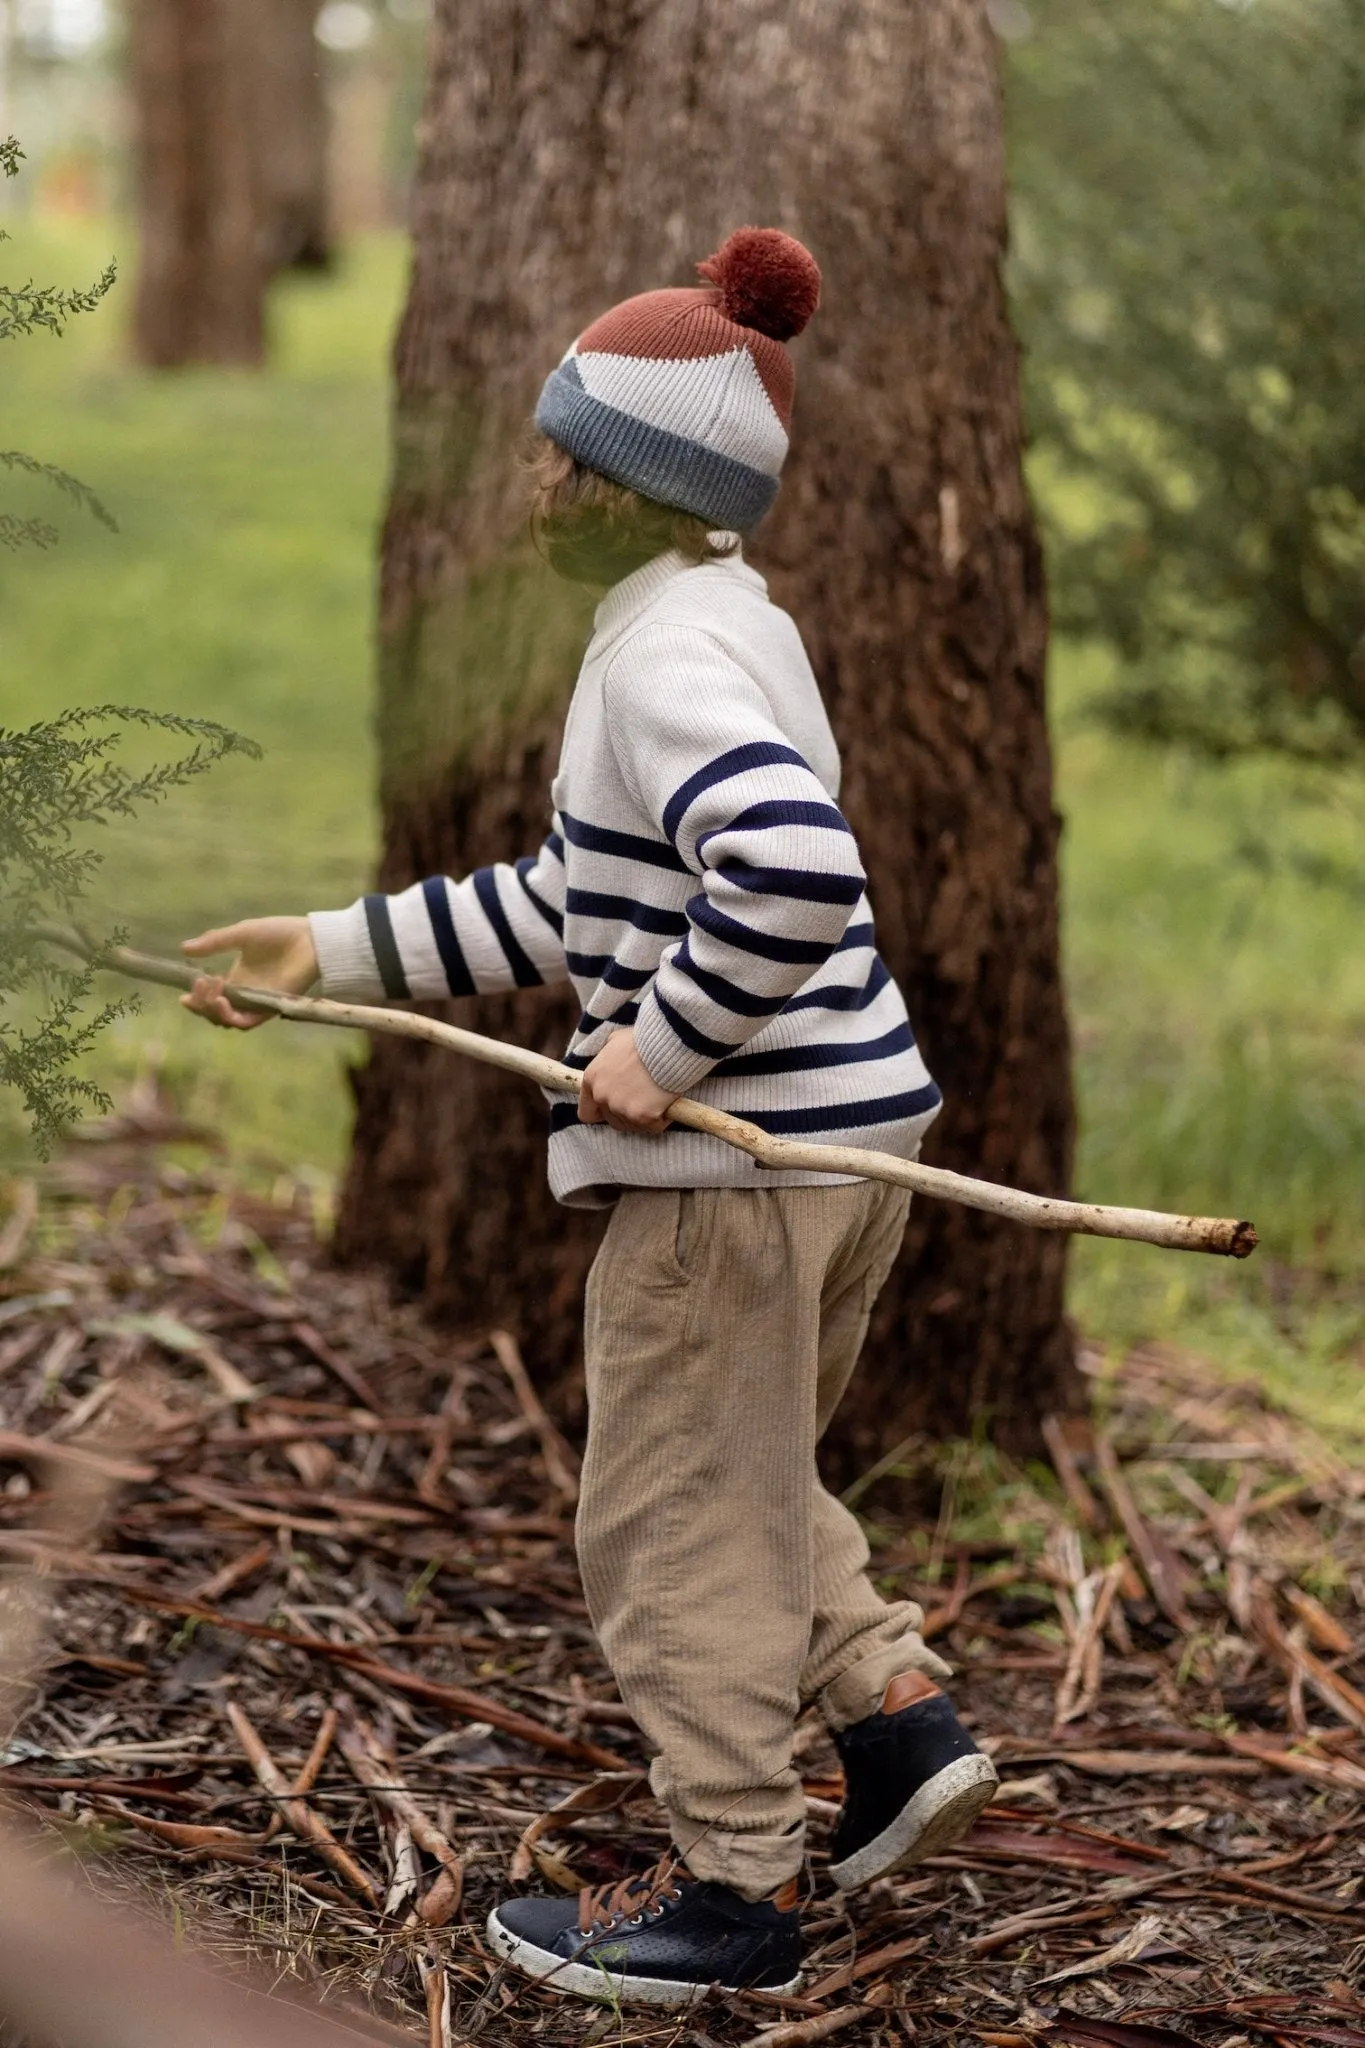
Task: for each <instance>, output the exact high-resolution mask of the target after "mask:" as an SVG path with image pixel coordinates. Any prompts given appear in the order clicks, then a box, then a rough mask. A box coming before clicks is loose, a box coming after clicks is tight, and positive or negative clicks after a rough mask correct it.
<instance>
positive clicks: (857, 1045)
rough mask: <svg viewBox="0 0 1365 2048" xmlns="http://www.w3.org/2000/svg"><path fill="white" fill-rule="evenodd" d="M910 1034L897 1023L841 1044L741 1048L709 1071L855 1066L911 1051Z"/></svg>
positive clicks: (721, 1075) (722, 1075)
mask: <svg viewBox="0 0 1365 2048" xmlns="http://www.w3.org/2000/svg"><path fill="white" fill-rule="evenodd" d="M914 1046H915V1041H914V1038H913V1037H912V1036H911V1032H910V1026H909V1025H908V1024H897V1025H895V1026H894V1027H893V1029H892V1030H890V1031H886V1032H883V1034H882V1036H881V1037H880V1038H862V1039H855V1040H853V1041H851V1042H849V1043H846V1044H843V1045H788V1046H781V1047H778V1048H776V1049H775V1050H774V1051H772V1052H742V1053H738V1054H737V1055H736V1056H735V1057H734V1058H733V1059H728V1060H722V1062H721V1064H720V1065H719V1066H718V1067H716V1068H715V1069H714V1070H713V1071H714V1074H715V1077H716V1078H717V1079H718V1080H728V1079H730V1078H731V1077H732V1076H733V1077H735V1078H738V1077H739V1076H740V1075H743V1074H808V1073H813V1072H814V1071H815V1070H816V1069H817V1068H819V1067H856V1066H858V1065H860V1064H861V1062H862V1061H864V1060H866V1061H867V1062H868V1063H869V1064H871V1063H872V1062H873V1061H874V1060H890V1059H894V1058H895V1057H896V1055H897V1053H902V1052H913V1050H914Z"/></svg>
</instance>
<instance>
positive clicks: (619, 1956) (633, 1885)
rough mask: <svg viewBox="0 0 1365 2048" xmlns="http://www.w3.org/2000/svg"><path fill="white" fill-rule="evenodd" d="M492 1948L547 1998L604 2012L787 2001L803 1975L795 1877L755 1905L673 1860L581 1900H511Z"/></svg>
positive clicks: (495, 1917)
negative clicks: (722, 2000)
mask: <svg viewBox="0 0 1365 2048" xmlns="http://www.w3.org/2000/svg"><path fill="white" fill-rule="evenodd" d="M488 1941H489V1945H490V1947H491V1948H492V1949H493V1952H494V1954H495V1955H500V1956H503V1957H505V1958H506V1960H507V1961H508V1962H509V1963H511V1964H512V1965H513V1967H514V1968H516V1969H518V1970H522V1971H524V1972H525V1974H526V1975H527V1976H528V1977H538V1978H539V1979H540V1981H541V1982H542V1983H543V1984H545V1985H546V1986H547V1987H548V1988H549V1989H550V1990H552V1991H567V1992H572V1993H573V1994H574V1995H575V1996H577V1997H579V1998H595V1999H600V2000H601V2001H602V2002H603V2003H604V2004H607V2005H615V2004H617V2003H618V2002H620V2003H623V2004H624V2003H627V2002H629V2003H633V2004H637V2005H672V2006H678V2005H691V2004H693V2003H694V2002H695V2001H696V2000H697V1999H699V1998H702V1997H704V1996H705V1994H706V1992H707V1991H708V1990H709V1989H710V1987H711V1986H712V1985H713V1984H714V1985H718V1986H719V1987H720V1988H721V1989H722V1990H724V1991H744V1990H750V1991H776V1992H781V1993H790V1992H793V1991H795V1989H796V1986H797V1983H798V1981H799V1977H800V1969H801V1915H800V1912H799V1911H798V1907H797V1888H796V1880H795V1878H793V1879H792V1881H791V1883H790V1884H788V1885H784V1886H783V1888H782V1890H781V1891H780V1892H778V1893H776V1894H775V1896H774V1897H773V1898H771V1899H760V1900H759V1902H758V1903H757V1905H750V1903H749V1902H748V1900H747V1899H742V1898H741V1897H740V1895H739V1893H738V1892H734V1891H731V1889H730V1887H729V1886H728V1885H724V1884H713V1883H710V1882H709V1881H703V1880H702V1879H700V1878H695V1877H693V1876H692V1874H691V1872H690V1871H689V1870H688V1869H687V1867H686V1865H685V1864H684V1863H683V1862H682V1861H681V1859H680V1858H679V1857H678V1856H677V1855H675V1854H673V1853H672V1852H670V1853H669V1854H668V1855H667V1856H665V1857H663V1858H662V1860H661V1861H660V1862H659V1863H657V1864H656V1865H655V1866H654V1868H653V1869H652V1870H647V1871H645V1872H643V1873H642V1875H640V1876H639V1877H628V1878H626V1879H624V1880H623V1882H622V1883H620V1884H617V1885H611V1884H604V1885H599V1886H598V1887H597V1889H596V1890H595V1891H594V1890H587V1891H583V1892H580V1893H579V1895H578V1898H577V1899H576V1900H574V1899H504V1900H503V1902H502V1904H501V1905H500V1906H495V1907H494V1908H493V1911H492V1912H491V1913H490V1914H489V1916H488Z"/></svg>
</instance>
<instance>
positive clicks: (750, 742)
mask: <svg viewBox="0 0 1365 2048" xmlns="http://www.w3.org/2000/svg"><path fill="white" fill-rule="evenodd" d="M838 791H839V756H838V752H837V750H836V748H835V744H834V737H833V734H832V733H831V731H830V728H829V721H828V719H827V717H826V715H825V709H824V705H823V703H822V702H821V699H820V693H819V690H818V688H817V685H816V682H815V678H814V676H813V674H812V673H811V668H810V664H809V662H808V661H807V659H806V655H805V650H804V649H803V647H802V645H801V640H800V636H799V634H798V633H797V630H796V627H795V626H794V624H793V623H792V621H791V619H790V618H789V617H788V615H787V614H786V613H785V612H783V611H780V610H779V609H778V608H777V606H776V605H774V604H772V603H771V602H770V601H769V598H768V594H767V589H766V586H765V584H764V581H763V578H762V577H761V576H759V575H757V574H756V573H755V571H754V570H752V569H750V568H749V567H747V565H746V564H745V563H744V562H743V561H742V560H741V559H740V558H739V557H738V556H737V555H736V556H733V557H731V558H729V559H727V560H724V561H719V562H707V563H704V564H702V565H701V566H700V567H694V566H689V565H688V564H687V563H686V562H685V561H684V560H683V559H682V557H681V556H679V555H676V554H668V555H663V556H660V557H659V558H658V559H657V560H655V561H653V562H650V563H647V564H646V566H645V567H644V568H642V569H637V570H636V571H635V572H634V573H633V574H632V575H630V576H627V577H626V578H625V579H624V580H623V581H622V582H621V583H619V584H617V585H616V587H615V588H614V589H613V590H611V591H610V592H609V593H608V594H607V596H606V597H605V598H604V599H603V601H602V603H601V605H600V606H599V607H598V610H597V615H596V620H595V626H594V632H593V637H592V640H591V642H590V643H589V646H588V650H587V654H586V656H585V657H584V662H583V667H582V671H581V673H580V675H579V679H578V683H577V686H576V688H575V691H574V695H573V700H572V702H571V704H570V707H569V714H568V719H567V722H566V725H565V730H564V743H563V750H562V753H561V756H560V762H559V769H558V773H557V774H556V776H555V780H554V783H553V785H552V788H551V797H552V802H553V815H552V819H551V829H550V832H549V835H548V837H547V838H546V840H545V843H544V845H543V846H542V847H541V849H540V851H539V853H538V854H535V855H532V856H529V857H528V858H526V859H524V860H519V861H517V862H516V863H515V864H499V865H497V866H494V867H487V868H479V869H477V870H476V871H475V873H474V874H472V875H469V876H467V877H466V878H465V879H464V880H463V881H459V882H454V881H449V880H447V879H446V878H444V877H443V876H432V877H430V878H429V879H428V880H426V881H423V882H418V883H416V884H415V885H414V886H413V887H412V888H410V889H406V890H404V891H403V892H402V893H401V894H399V895H395V896H367V897H365V898H363V899H362V901H360V902H359V903H356V904H353V905H352V906H351V907H350V909H348V910H338V911H322V912H314V913H313V915H312V918H311V924H312V930H313V937H314V942H315V944H316V947H317V953H318V960H319V963H320V966H321V971H322V986H323V990H324V992H325V993H326V994H327V995H329V996H336V997H339V998H343V999H349V1000H351V1001H357V1000H358V1001H377V1000H380V999H382V998H385V997H387V998H389V999H396V1000H403V999H405V998H408V997H415V998H421V999H428V998H433V997H445V996H451V995H455V996H462V995H471V994H473V993H475V992H476V991H491V990H506V989H511V988H529V987H536V986H539V985H540V984H541V983H552V982H562V981H564V980H566V979H567V980H569V981H571V982H572V983H573V986H574V989H575V992H576V994H577V997H578V1001H579V1003H580V1006H581V1010H582V1014H581V1016H580V1018H579V1020H578V1026H577V1029H576V1030H575V1032H574V1034H573V1038H572V1041H571V1043H570V1046H569V1049H568V1051H567V1053H566V1054H565V1059H566V1062H567V1064H569V1065H570V1066H574V1067H579V1068H582V1067H586V1066H587V1064H588V1062H589V1061H590V1060H591V1059H592V1057H593V1055H594V1054H595V1053H597V1052H599V1051H600V1050H601V1048H602V1046H603V1045H605V1043H606V1041H607V1038H608V1036H609V1034H610V1033H611V1031H612V1030H613V1029H615V1028H616V1027H617V1026H620V1025H629V1024H633V1025H634V1027H635V1043H636V1046H637V1048H638V1050H639V1053H640V1057H641V1059H642V1060H643V1062H644V1064H645V1066H646V1068H647V1069H648V1071H649V1073H650V1074H651V1075H652V1076H653V1078H654V1079H655V1080H656V1081H657V1082H658V1083H659V1085H660V1087H662V1088H667V1089H669V1090H670V1091H674V1092H676V1093H679V1094H687V1095H692V1096H695V1097H697V1098H698V1099H699V1100H701V1101H703V1102H710V1103H714V1104H715V1105H716V1106H717V1107H718V1108H720V1109H727V1110H731V1111H733V1112H734V1113H735V1114H736V1115H738V1116H744V1117H747V1118H749V1119H750V1120H751V1121H752V1122H754V1123H756V1124H760V1125H762V1127H763V1128H764V1129H765V1130H768V1131H772V1132H774V1133H776V1134H779V1135H785V1136H797V1135H799V1136H801V1137H803V1138H805V1139H807V1140H810V1141H812V1142H815V1143H826V1144H848V1143H854V1144H861V1145H869V1146H876V1147H879V1148H881V1149H882V1150H885V1151H890V1152H896V1153H900V1154H902V1155H904V1156H908V1155H913V1154H914V1153H915V1152H916V1151H917V1150H918V1148H919V1142H920V1138H921V1136H922V1134H923V1132H924V1130H925V1129H926V1127H927V1125H928V1124H929V1123H930V1121H931V1120H932V1118H933V1117H934V1115H935V1114H936V1112H937V1110H938V1107H939V1103H940V1099H941V1098H940V1096H939V1092H938V1089H937V1088H936V1086H935V1085H934V1083H933V1081H932V1080H931V1079H930V1077H929V1074H928V1072H927V1071H926V1069H925V1066H924V1062H923V1060H922V1059H921V1057H920V1054H919V1050H918V1048H917V1047H916V1044H915V1040H914V1037H913V1034H912V1032H911V1029H910V1024H909V1021H908V1019H907V1017H906V1012H905V1004H904V1002H903V1000H902V998H901V993H900V990H899V989H898V988H897V987H896V985H895V983H894V982H893V981H892V979H891V976H890V975H889V973H888V972H887V970H886V967H885V966H884V965H883V963H882V960H881V958H880V956H879V955H878V952H877V949H876V942H875V938H874V935H873V928H872V913H871V911H870V909H869V907H868V902H867V897H866V895H865V893H864V888H865V876H864V873H863V868H862V863H861V861H860V860H859V858H858V848H857V845H856V844H855V841H854V838H853V835H852V833H851V831H850V830H849V827H848V825H847V824H846V823H845V821H844V818H843V816H842V814H841V812H840V811H839V809H838V804H837V797H838ZM833 1179H834V1176H824V1175H813V1174H809V1173H765V1172H763V1171H762V1170H761V1169H760V1168H758V1167H756V1166H755V1165H754V1164H753V1162H752V1161H751V1160H750V1159H748V1158H747V1157H746V1156H745V1155H743V1154H742V1153H739V1152H736V1151H735V1150H733V1148H731V1147H729V1146H726V1145H723V1144H721V1143H720V1141H719V1140H718V1139H715V1138H708V1137H706V1136H705V1135H703V1134H702V1133H701V1132H696V1131H687V1130H683V1129H681V1128H677V1127H675V1128H673V1129H671V1130H669V1131H668V1132H667V1133H666V1135H664V1136H663V1137H659V1138H649V1137H635V1136H631V1135H628V1134H625V1133H622V1132H618V1131H613V1130H612V1129H610V1128H609V1127H608V1126H607V1125H604V1124H594V1125H587V1124H581V1123H580V1122H579V1121H578V1118H577V1114H576V1111H575V1106H574V1105H573V1103H571V1102H566V1101H565V1100H564V1099H563V1098H562V1097H560V1098H555V1099H554V1101H553V1104H552V1108H551V1114H550V1184H551V1187H552V1188H553V1190H554V1193H555V1194H556V1195H557V1196H558V1197H559V1199H560V1200H561V1201H564V1202H568V1203H571V1204H575V1205H578V1206H595V1205H597V1204H600V1203H602V1202H604V1201H609V1200H611V1199H612V1198H613V1196H614V1194H615V1193H616V1191H617V1190H619V1189H620V1188H621V1187H623V1186H631V1187H719V1186H754V1187H774V1186H784V1185H786V1186H790V1185H799V1184H802V1183H809V1182H815V1183H817V1184H823V1185H829V1184H830V1183H831V1182H832V1181H833Z"/></svg>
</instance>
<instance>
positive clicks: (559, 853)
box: [545, 832, 564, 867]
mask: <svg viewBox="0 0 1365 2048" xmlns="http://www.w3.org/2000/svg"><path fill="white" fill-rule="evenodd" d="M545 844H546V845H547V846H548V847H549V849H550V851H551V853H552V854H553V855H554V857H555V859H556V860H557V861H558V862H559V865H560V866H561V867H563V865H564V841H563V840H562V839H561V838H560V836H559V834H558V833H557V832H551V833H550V835H549V837H548V838H547V839H546V841H545Z"/></svg>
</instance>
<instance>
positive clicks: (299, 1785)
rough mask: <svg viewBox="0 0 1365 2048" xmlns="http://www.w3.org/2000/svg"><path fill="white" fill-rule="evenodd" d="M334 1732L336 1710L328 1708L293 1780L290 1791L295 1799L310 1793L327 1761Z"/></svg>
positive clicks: (334, 1735)
mask: <svg viewBox="0 0 1365 2048" xmlns="http://www.w3.org/2000/svg"><path fill="white" fill-rule="evenodd" d="M336 1732H337V1710H336V1708H335V1707H328V1708H327V1710H326V1712H325V1713H324V1714H323V1717H322V1719H321V1721H320V1722H319V1723H318V1732H317V1734H316V1735H315V1736H314V1737H313V1747H312V1748H311V1749H310V1750H309V1752H308V1754H307V1756H306V1757H305V1758H304V1760H303V1769H302V1770H301V1771H300V1772H299V1773H298V1775H297V1776H296V1778H295V1779H294V1783H293V1787H292V1790H293V1793H294V1797H295V1798H296V1799H302V1798H303V1796H304V1794H305V1793H306V1792H311V1791H312V1789H313V1787H314V1785H316V1784H317V1781H318V1773H319V1771H320V1770H321V1769H322V1767H323V1765H324V1764H325V1763H326V1761H327V1756H328V1752H329V1751H330V1749H331V1747H332V1744H333V1742H334V1741H335V1740H336Z"/></svg>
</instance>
